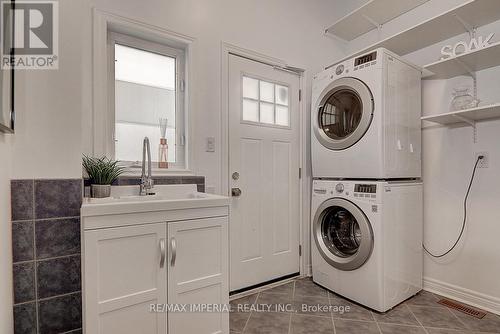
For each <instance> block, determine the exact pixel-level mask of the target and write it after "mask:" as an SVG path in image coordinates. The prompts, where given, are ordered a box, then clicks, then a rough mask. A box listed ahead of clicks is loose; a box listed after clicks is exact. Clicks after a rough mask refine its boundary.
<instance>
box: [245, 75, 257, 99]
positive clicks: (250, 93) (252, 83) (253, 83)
mask: <svg viewBox="0 0 500 334" xmlns="http://www.w3.org/2000/svg"><path fill="white" fill-rule="evenodd" d="M243 97H246V98H250V99H254V100H258V99H259V80H256V79H253V78H249V77H243Z"/></svg>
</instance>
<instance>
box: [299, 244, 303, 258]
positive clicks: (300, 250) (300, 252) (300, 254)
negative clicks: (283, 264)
mask: <svg viewBox="0 0 500 334" xmlns="http://www.w3.org/2000/svg"><path fill="white" fill-rule="evenodd" d="M299 256H302V245H299Z"/></svg>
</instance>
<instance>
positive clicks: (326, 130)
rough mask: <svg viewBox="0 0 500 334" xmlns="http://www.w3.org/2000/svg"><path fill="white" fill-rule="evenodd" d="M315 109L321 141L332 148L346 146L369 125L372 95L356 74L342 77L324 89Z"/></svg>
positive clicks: (315, 129) (314, 126)
mask: <svg viewBox="0 0 500 334" xmlns="http://www.w3.org/2000/svg"><path fill="white" fill-rule="evenodd" d="M318 101H319V103H318V104H317V105H316V107H315V109H313V110H312V112H313V119H312V120H311V121H312V122H313V130H314V134H315V135H316V138H318V140H319V142H320V143H321V144H322V145H323V146H325V147H327V148H329V149H331V150H344V149H346V148H348V147H351V146H352V145H354V144H356V143H357V142H358V141H359V140H360V139H361V138H362V137H363V136H364V134H365V133H366V131H367V130H368V128H369V127H370V124H371V121H372V118H373V96H372V93H371V92H370V89H369V88H368V87H367V86H366V85H365V84H364V83H363V82H362V81H361V80H358V79H355V78H350V77H346V78H341V79H338V80H335V81H334V82H332V83H331V84H330V85H329V86H328V87H326V88H325V90H324V91H323V92H322V93H321V95H320V97H319V99H318Z"/></svg>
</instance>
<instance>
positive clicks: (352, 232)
mask: <svg viewBox="0 0 500 334" xmlns="http://www.w3.org/2000/svg"><path fill="white" fill-rule="evenodd" d="M313 236H314V239H315V241H316V246H317V247H318V250H319V252H320V254H321V256H322V257H323V258H324V259H325V261H327V262H328V263H329V264H331V265H332V266H333V267H335V268H337V269H340V270H346V271H347V270H354V269H357V268H359V267H361V266H362V265H363V264H364V263H365V262H366V261H367V260H368V259H369V258H370V255H371V253H372V250H373V230H372V227H371V225H370V222H369V221H368V218H366V216H365V214H364V213H363V212H362V211H361V209H360V208H359V207H358V206H356V205H355V204H354V203H352V202H350V201H348V200H346V199H342V198H332V199H329V200H327V201H325V202H323V203H322V204H321V205H320V207H319V208H318V211H316V215H315V217H314V221H313Z"/></svg>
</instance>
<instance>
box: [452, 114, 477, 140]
mask: <svg viewBox="0 0 500 334" xmlns="http://www.w3.org/2000/svg"><path fill="white" fill-rule="evenodd" d="M453 117H455V118H456V119H458V120H460V121H462V122H464V123H467V124H469V125H470V126H471V127H472V138H473V140H474V144H475V143H477V127H476V121H474V120H472V119H469V118H467V117H464V116H461V115H453Z"/></svg>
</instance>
